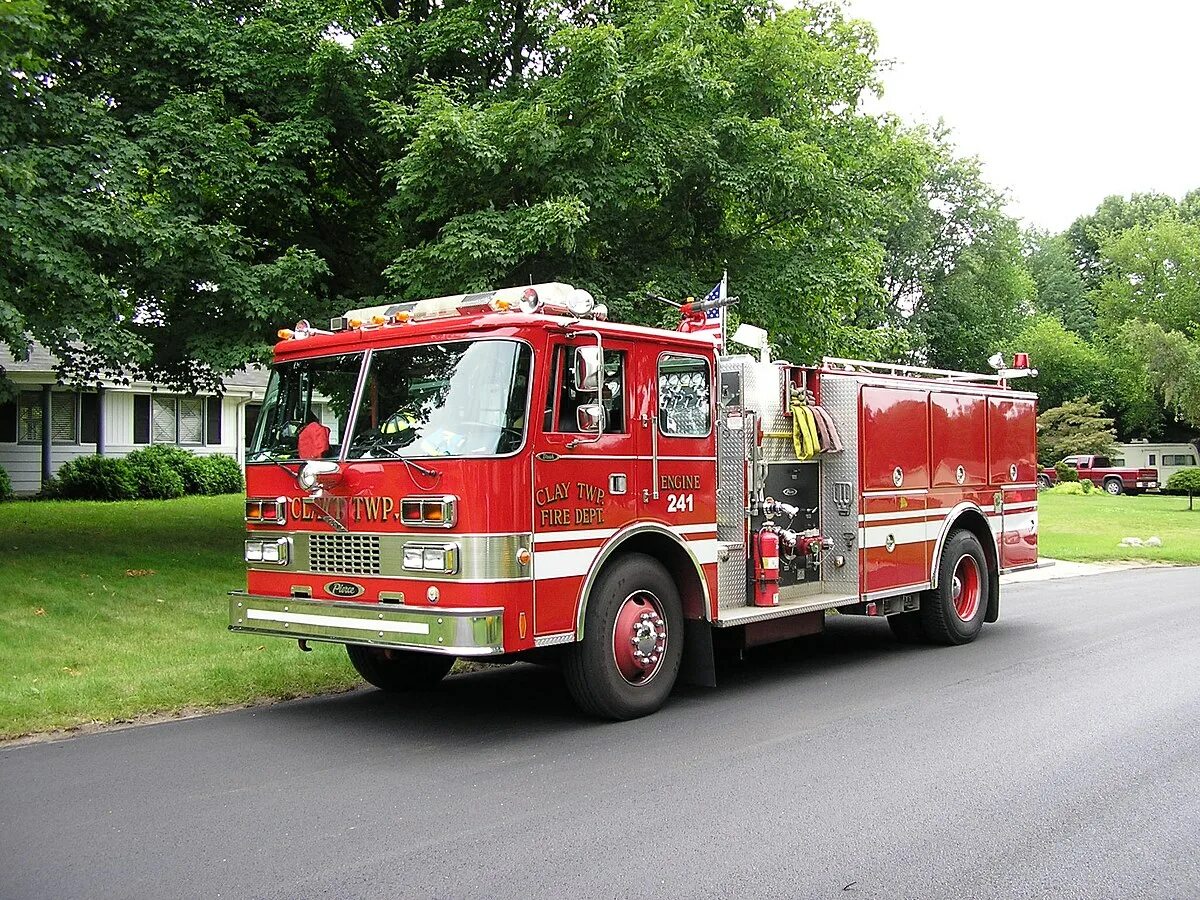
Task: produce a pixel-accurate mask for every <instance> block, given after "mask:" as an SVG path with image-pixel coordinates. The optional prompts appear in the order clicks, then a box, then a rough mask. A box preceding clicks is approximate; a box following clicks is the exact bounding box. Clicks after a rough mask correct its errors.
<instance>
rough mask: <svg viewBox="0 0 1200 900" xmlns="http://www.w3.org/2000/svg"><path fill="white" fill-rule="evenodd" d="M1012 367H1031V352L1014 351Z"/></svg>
mask: <svg viewBox="0 0 1200 900" xmlns="http://www.w3.org/2000/svg"><path fill="white" fill-rule="evenodd" d="M1012 367H1013V368H1014V369H1028V368H1029V354H1028V353H1014V354H1013V363H1012Z"/></svg>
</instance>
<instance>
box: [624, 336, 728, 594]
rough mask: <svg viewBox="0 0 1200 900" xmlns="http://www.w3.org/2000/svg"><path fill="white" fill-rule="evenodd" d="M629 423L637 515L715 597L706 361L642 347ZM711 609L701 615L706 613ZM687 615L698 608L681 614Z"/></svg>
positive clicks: (711, 413) (711, 408) (710, 382)
mask: <svg viewBox="0 0 1200 900" xmlns="http://www.w3.org/2000/svg"><path fill="white" fill-rule="evenodd" d="M637 363H638V366H637V370H638V372H639V379H638V380H639V384H640V385H641V392H640V396H641V400H642V403H641V409H640V410H639V416H638V421H637V423H636V425H635V432H636V435H637V446H638V454H639V457H640V459H639V461H638V483H639V486H640V487H641V498H640V499H641V516H642V519H643V520H648V521H652V522H656V523H658V524H661V525H663V526H665V527H666V528H667V529H668V530H670V531H672V532H673V533H674V534H675V535H676V536H677V537H678V538H680V540H681V541H682V542H683V544H684V546H685V547H687V549H688V552H689V553H691V555H692V556H693V557H694V558H695V560H696V562H697V563H698V564H699V565H701V566H703V567H705V568H704V572H705V573H706V578H707V580H708V581H709V582H710V585H709V594H710V597H715V595H716V594H715V577H716V576H715V566H716V560H717V505H716V504H717V484H716V478H717V457H716V428H715V397H714V390H713V387H714V384H715V377H714V371H713V369H714V362H713V359H712V357H711V356H706V355H702V354H697V353H693V352H685V351H682V350H681V351H674V350H671V351H663V350H661V348H658V347H649V346H648V347H645V348H643V353H642V355H641V357H640V358H639V359H638V360H637ZM709 612H711V611H705V613H704V614H705V615H707V614H709ZM685 613H686V614H688V615H689V616H692V617H696V616H699V615H701V611H699V610H695V609H692V610H685Z"/></svg>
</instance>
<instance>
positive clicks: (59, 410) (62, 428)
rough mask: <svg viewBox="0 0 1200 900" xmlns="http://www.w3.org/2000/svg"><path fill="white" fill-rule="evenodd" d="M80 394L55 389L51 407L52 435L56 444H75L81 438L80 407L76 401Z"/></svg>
mask: <svg viewBox="0 0 1200 900" xmlns="http://www.w3.org/2000/svg"><path fill="white" fill-rule="evenodd" d="M78 397H79V395H78V394H75V393H67V392H66V391H55V392H54V396H53V403H52V405H51V407H50V435H51V438H50V439H51V440H52V441H54V443H56V444H74V443H77V442H78V439H79V422H78V419H76V417H75V416H76V413H77V412H78V409H77V407H76V405H75V401H76V400H77V399H78Z"/></svg>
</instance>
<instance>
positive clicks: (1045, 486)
mask: <svg viewBox="0 0 1200 900" xmlns="http://www.w3.org/2000/svg"><path fill="white" fill-rule="evenodd" d="M1037 486H1038V490H1039V491H1048V490H1050V488H1051V487H1053V485H1052V484H1051V483H1050V476H1049V475H1039V476H1038V477H1037Z"/></svg>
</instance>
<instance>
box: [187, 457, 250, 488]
mask: <svg viewBox="0 0 1200 900" xmlns="http://www.w3.org/2000/svg"><path fill="white" fill-rule="evenodd" d="M184 481H185V483H186V484H187V489H188V493H189V494H208V495H213V494H238V493H241V492H242V490H243V488H244V484H243V482H242V467H241V466H239V465H238V462H237V460H236V459H234V458H233V457H232V456H225V455H224V454H221V453H214V454H213V455H212V456H196V457H193V458H192V460H191V461H190V463H189V464H188V470H187V475H186V477H185V478H184Z"/></svg>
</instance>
